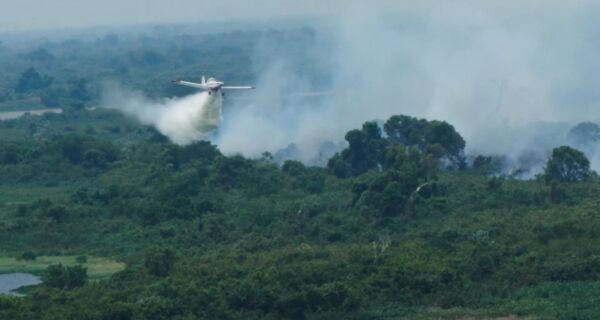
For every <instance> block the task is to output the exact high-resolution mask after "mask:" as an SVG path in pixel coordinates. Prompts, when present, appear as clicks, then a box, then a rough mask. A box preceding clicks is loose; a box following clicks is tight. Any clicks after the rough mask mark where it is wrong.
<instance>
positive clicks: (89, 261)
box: [0, 251, 125, 280]
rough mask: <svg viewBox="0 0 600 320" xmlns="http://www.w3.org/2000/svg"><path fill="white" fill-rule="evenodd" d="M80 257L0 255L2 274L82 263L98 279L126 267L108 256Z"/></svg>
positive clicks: (43, 270) (38, 273) (31, 271)
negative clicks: (30, 257) (82, 258)
mask: <svg viewBox="0 0 600 320" xmlns="http://www.w3.org/2000/svg"><path fill="white" fill-rule="evenodd" d="M28 252H30V251H28ZM78 258H79V257H77V256H37V257H35V258H34V259H25V258H19V259H17V258H11V257H0V274H1V273H12V272H27V273H32V274H36V275H44V273H45V272H46V270H47V269H48V267H49V266H51V265H59V264H60V265H63V266H67V267H71V266H78V265H81V266H82V267H84V268H86V269H87V275H88V276H89V277H90V279H93V280H98V279H106V278H108V277H110V276H111V275H112V274H114V273H116V272H119V271H122V270H124V269H125V264H124V263H122V262H117V261H115V260H111V259H107V258H100V257H86V260H85V261H80V259H78Z"/></svg>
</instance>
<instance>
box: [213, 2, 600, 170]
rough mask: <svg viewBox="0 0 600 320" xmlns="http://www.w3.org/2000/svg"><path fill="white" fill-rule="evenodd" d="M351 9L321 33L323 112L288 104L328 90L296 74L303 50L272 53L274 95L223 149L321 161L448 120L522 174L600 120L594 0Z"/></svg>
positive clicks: (264, 56)
mask: <svg viewBox="0 0 600 320" xmlns="http://www.w3.org/2000/svg"><path fill="white" fill-rule="evenodd" d="M352 4H353V5H349V6H348V7H347V8H345V12H342V13H341V14H340V15H339V16H337V17H333V18H332V19H331V21H330V24H329V25H328V26H317V27H316V28H315V29H316V33H317V37H316V38H317V39H316V41H315V43H314V44H313V45H314V47H313V48H311V49H310V50H309V53H308V54H309V55H310V56H311V57H312V59H313V63H314V64H315V65H318V66H321V67H324V69H325V70H324V72H325V73H326V74H327V75H328V76H329V77H330V78H331V79H332V80H331V84H330V85H329V86H328V87H326V88H324V90H327V91H329V94H328V95H326V96H325V97H324V99H323V101H322V103H321V104H305V103H302V102H298V101H294V100H293V99H290V101H286V102H284V101H282V100H283V99H282V98H281V97H282V96H285V95H290V94H291V93H293V92H303V91H304V92H311V91H319V90H323V88H319V87H315V86H312V84H311V83H310V80H309V79H306V78H302V77H301V76H299V75H298V73H297V72H296V71H295V70H296V68H294V65H293V64H294V62H293V59H290V58H289V56H293V54H294V53H293V52H287V51H284V52H281V50H277V49H274V48H276V45H272V44H271V45H269V44H267V45H265V48H264V49H263V50H259V53H260V54H259V55H258V57H257V59H258V60H259V61H277V64H276V65H275V66H271V67H267V68H265V69H264V70H262V77H261V81H260V82H259V83H258V84H257V85H258V87H259V88H268V89H265V90H271V94H263V95H258V94H257V95H256V96H254V97H253V98H252V99H253V101H254V103H253V104H252V105H250V106H247V105H246V106H244V107H245V109H244V107H240V108H235V110H236V112H235V113H231V114H229V115H228V116H226V117H225V122H224V128H225V129H226V130H223V131H221V132H220V136H219V140H217V141H218V143H219V144H220V146H221V148H223V149H224V150H226V151H230V152H234V151H239V152H243V153H244V154H246V155H249V156H256V155H258V154H259V153H260V152H263V151H265V150H268V151H276V150H277V148H282V147H285V146H286V145H287V144H288V143H291V142H293V143H295V144H296V146H297V147H298V149H299V152H297V153H299V154H300V158H301V159H303V160H311V159H315V158H318V156H319V153H320V152H321V150H320V148H319V146H320V143H322V142H323V141H334V142H337V141H340V140H342V138H343V136H344V134H345V133H346V132H347V131H348V130H350V129H352V128H357V127H359V126H360V125H361V124H362V123H363V122H364V121H367V120H375V119H379V120H385V119H387V118H388V117H389V116H391V115H393V114H408V115H412V116H417V117H425V118H428V119H438V120H445V121H448V122H449V123H451V124H453V125H454V126H455V127H456V128H457V130H458V131H459V132H460V133H461V134H462V135H463V137H464V138H465V140H466V141H467V152H468V153H470V154H479V153H483V154H500V155H508V156H510V157H511V158H512V160H514V162H515V163H516V164H515V166H518V165H519V164H518V162H528V161H529V159H532V158H537V159H542V160H543V159H544V158H545V157H546V155H547V152H548V151H549V150H550V149H551V148H552V147H554V146H558V145H560V144H563V143H566V139H565V138H566V136H567V132H568V129H569V128H570V127H571V126H573V125H574V124H576V123H577V122H580V121H586V120H587V121H590V120H591V121H597V120H598V112H597V111H596V107H597V106H598V105H599V104H598V102H599V101H600V95H598V94H597V93H596V92H597V89H596V87H597V86H598V85H600V72H599V71H600V70H598V69H600V64H599V63H598V62H597V61H598V60H597V59H596V58H595V56H594V53H595V52H598V49H600V48H599V47H600V46H599V45H598V43H600V42H599V41H593V40H594V39H596V40H598V39H597V38H598V32H597V30H599V29H600V23H599V22H598V20H597V19H596V15H595V14H593V13H594V12H596V11H597V5H595V4H594V3H593V2H588V1H576V2H573V3H568V4H567V3H565V2H559V1H546V2H544V5H541V4H540V3H539V2H537V1H529V2H527V1H525V2H508V3H503V4H493V3H491V2H472V1H471V2H468V1H463V2H452V3H444V2H439V1H435V2H427V1H424V2H423V4H420V5H406V4H401V3H400V2H397V1H393V2H386V1H381V2H377V1H376V2H374V3H370V2H369V3H366V2H364V1H362V2H360V3H359V2H352ZM341 11H344V9H341ZM270 52H272V53H271V54H269V53H270ZM260 65H265V63H262V64H260ZM263 108H265V110H267V111H265V110H263ZM237 110H243V111H239V112H238V111H237ZM232 128H235V129H234V130H229V129H232ZM598 165H600V163H599V164H598ZM595 167H596V168H597V169H598V168H600V166H597V165H596V166H595ZM539 168H541V166H538V169H539Z"/></svg>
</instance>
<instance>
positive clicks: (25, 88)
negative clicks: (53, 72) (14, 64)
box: [15, 67, 54, 93]
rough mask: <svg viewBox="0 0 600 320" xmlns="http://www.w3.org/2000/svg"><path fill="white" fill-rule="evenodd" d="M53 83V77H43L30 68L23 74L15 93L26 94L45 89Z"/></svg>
mask: <svg viewBox="0 0 600 320" xmlns="http://www.w3.org/2000/svg"><path fill="white" fill-rule="evenodd" d="M53 81H54V79H53V78H52V77H49V76H46V75H41V74H40V73H39V72H37V70H35V68H33V67H30V68H29V69H27V70H25V72H23V74H21V78H19V82H18V83H17V85H16V87H15V91H16V92H17V93H25V92H29V91H32V90H38V89H44V88H46V87H48V86H49V85H50V84H52V82H53Z"/></svg>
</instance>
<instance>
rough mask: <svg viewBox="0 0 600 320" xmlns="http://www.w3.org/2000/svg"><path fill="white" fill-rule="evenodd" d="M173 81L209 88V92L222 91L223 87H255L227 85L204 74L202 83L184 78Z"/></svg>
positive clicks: (194, 86) (232, 88) (228, 88)
mask: <svg viewBox="0 0 600 320" xmlns="http://www.w3.org/2000/svg"><path fill="white" fill-rule="evenodd" d="M173 83H175V84H179V85H183V86H188V87H192V88H197V89H202V90H207V91H208V94H212V93H216V92H219V91H221V89H227V90H248V89H254V87H253V86H233V87H232V86H225V85H224V84H225V83H224V82H221V81H218V80H216V79H215V78H208V80H206V79H205V78H204V76H202V82H200V83H195V82H189V81H183V80H175V81H173Z"/></svg>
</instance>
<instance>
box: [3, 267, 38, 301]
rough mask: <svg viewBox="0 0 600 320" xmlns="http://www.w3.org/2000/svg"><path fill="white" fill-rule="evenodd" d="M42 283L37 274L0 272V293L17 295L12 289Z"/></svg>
mask: <svg viewBox="0 0 600 320" xmlns="http://www.w3.org/2000/svg"><path fill="white" fill-rule="evenodd" d="M40 283H42V280H41V279H40V277H38V276H34V275H32V274H29V273H20V272H18V273H7V274H0V294H12V295H19V294H18V293H16V292H13V290H15V289H18V288H20V287H25V286H32V285H36V284H40Z"/></svg>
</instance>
